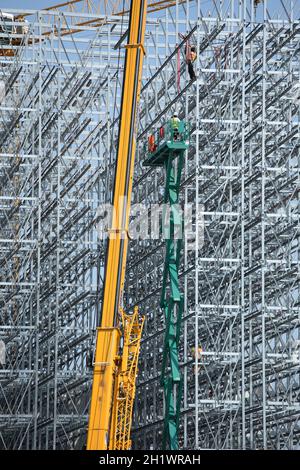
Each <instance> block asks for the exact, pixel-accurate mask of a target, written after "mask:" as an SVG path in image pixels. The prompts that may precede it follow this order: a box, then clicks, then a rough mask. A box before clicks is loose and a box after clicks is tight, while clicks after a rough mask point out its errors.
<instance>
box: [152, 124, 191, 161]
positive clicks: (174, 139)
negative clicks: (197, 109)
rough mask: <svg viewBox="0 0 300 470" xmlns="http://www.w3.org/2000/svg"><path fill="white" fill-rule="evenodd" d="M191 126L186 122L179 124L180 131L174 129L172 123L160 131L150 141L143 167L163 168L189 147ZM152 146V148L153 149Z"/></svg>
mask: <svg viewBox="0 0 300 470" xmlns="http://www.w3.org/2000/svg"><path fill="white" fill-rule="evenodd" d="M189 135H190V126H189V125H188V123H186V122H179V123H178V129H176V130H175V129H174V128H173V127H172V124H171V122H169V123H168V124H167V125H166V126H164V127H161V128H160V129H158V130H157V131H156V132H155V134H152V135H151V136H150V137H149V139H151V138H152V141H151V140H149V139H148V150H147V151H146V159H145V161H144V162H143V166H162V165H164V163H165V162H166V160H167V159H168V158H170V155H171V158H176V156H177V155H178V154H180V153H181V152H184V151H185V150H187V148H188V147H189V144H190V142H189ZM151 146H152V148H151Z"/></svg>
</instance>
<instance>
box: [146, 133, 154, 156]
mask: <svg viewBox="0 0 300 470" xmlns="http://www.w3.org/2000/svg"><path fill="white" fill-rule="evenodd" d="M148 150H149V152H154V150H155V137H154V135H153V134H151V135H149V137H148Z"/></svg>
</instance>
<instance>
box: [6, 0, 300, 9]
mask: <svg viewBox="0 0 300 470" xmlns="http://www.w3.org/2000/svg"><path fill="white" fill-rule="evenodd" d="M64 1H65V0H64ZM94 1H95V2H97V0H94ZM248 1H249V3H250V1H251V0H248ZM298 1H299V0H294V3H295V4H296V3H297V2H298ZM284 2H285V4H286V5H289V2H290V0H284ZM58 3H62V0H0V8H5V7H6V8H21V9H23V10H24V9H26V8H30V9H35V8H39V9H42V8H43V7H49V6H51V5H56V4H58ZM203 3H205V0H203ZM279 6H280V0H268V8H269V9H270V10H271V9H274V8H275V9H276V8H277V7H279Z"/></svg>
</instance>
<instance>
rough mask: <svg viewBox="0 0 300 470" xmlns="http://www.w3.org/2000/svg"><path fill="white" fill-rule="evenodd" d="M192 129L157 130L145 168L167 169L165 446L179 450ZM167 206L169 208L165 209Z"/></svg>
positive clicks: (163, 303)
mask: <svg viewBox="0 0 300 470" xmlns="http://www.w3.org/2000/svg"><path fill="white" fill-rule="evenodd" d="M189 134H190V132H189V126H188V125H187V123H185V122H180V123H179V125H178V131H175V132H174V129H173V127H172V125H171V123H169V124H168V125H167V126H166V129H165V132H163V133H162V132H161V130H160V131H158V133H157V136H155V137H156V140H155V146H154V148H153V149H152V151H149V150H148V152H147V157H146V160H145V161H144V163H143V165H144V166H164V168H165V175H166V182H165V193H164V204H165V205H164V209H165V210H164V211H163V223H164V227H163V230H164V239H165V240H166V253H165V264H164V271H163V282H162V290H161V298H160V306H161V308H162V309H163V312H164V316H165V337H164V348H163V359H162V370H161V385H162V386H163V388H164V397H165V416H164V430H163V442H162V447H163V449H166V448H167V447H168V448H169V449H171V450H176V449H178V426H179V416H180V402H181V390H182V379H181V373H180V368H179V356H178V344H179V339H180V332H181V319H182V312H183V302H184V298H183V293H182V292H181V290H180V284H179V276H178V271H179V263H180V257H181V248H182V244H183V219H182V216H181V210H180V206H179V191H180V181H181V173H182V168H183V164H184V154H185V150H186V149H187V148H188V147H189ZM166 205H168V209H169V210H166Z"/></svg>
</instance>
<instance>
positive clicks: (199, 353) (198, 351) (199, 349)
mask: <svg viewBox="0 0 300 470" xmlns="http://www.w3.org/2000/svg"><path fill="white" fill-rule="evenodd" d="M202 353H203V349H202V346H198V348H197V354H196V350H195V348H194V347H192V355H193V358H194V359H195V360H196V355H197V359H198V364H199V362H200V361H202ZM199 370H200V366H199V365H198V371H197V372H199ZM194 373H196V365H195V366H194Z"/></svg>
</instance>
